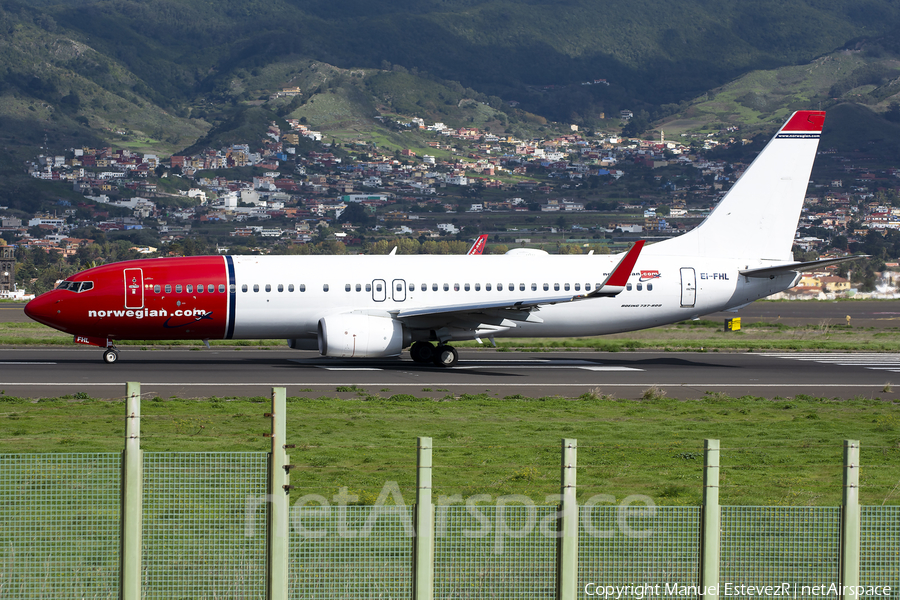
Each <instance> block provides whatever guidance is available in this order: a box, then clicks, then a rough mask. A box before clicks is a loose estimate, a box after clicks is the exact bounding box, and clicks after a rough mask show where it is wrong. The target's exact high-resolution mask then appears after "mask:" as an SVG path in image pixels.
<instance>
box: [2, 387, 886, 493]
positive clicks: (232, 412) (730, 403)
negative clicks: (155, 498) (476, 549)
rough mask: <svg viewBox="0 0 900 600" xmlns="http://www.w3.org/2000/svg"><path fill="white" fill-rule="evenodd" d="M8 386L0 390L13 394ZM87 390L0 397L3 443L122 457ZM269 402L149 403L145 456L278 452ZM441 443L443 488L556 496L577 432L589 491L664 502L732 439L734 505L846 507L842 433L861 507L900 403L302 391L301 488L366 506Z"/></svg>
mask: <svg viewBox="0 0 900 600" xmlns="http://www.w3.org/2000/svg"><path fill="white" fill-rule="evenodd" d="M0 391H2V390H0ZM86 396H87V395H86V394H84V393H79V392H78V391H77V390H75V391H74V392H73V394H72V395H70V396H64V397H61V398H54V399H42V400H40V401H34V400H27V399H20V398H10V397H7V396H4V395H2V394H0V453H36V452H40V453H44V452H50V453H55V452H66V453H68V452H118V451H120V450H121V448H122V432H123V430H124V427H123V417H124V407H123V403H122V402H120V401H101V400H94V399H90V398H88V397H86ZM268 402H269V401H268V399H267V398H262V397H258V398H210V399H205V400H185V399H179V398H166V399H163V398H150V399H145V401H144V402H143V407H142V419H141V426H142V432H141V442H142V447H143V449H144V450H145V451H147V452H154V451H156V452H159V451H178V452H213V451H216V452H221V451H229V452H231V451H260V452H265V451H266V450H267V449H268V443H269V442H268V439H267V438H265V437H263V434H264V433H265V432H266V431H268V428H269V420H268V419H267V418H264V416H263V415H264V413H266V412H268V411H269V403H268ZM418 436H427V437H432V438H433V443H434V465H435V468H434V485H435V498H438V497H439V496H450V495H453V494H460V495H462V496H463V497H468V496H471V495H474V494H489V495H490V496H491V497H492V498H496V497H498V496H500V495H505V494H525V495H527V496H529V497H531V498H532V499H534V500H535V501H536V502H537V503H543V502H544V501H545V498H546V496H547V495H549V494H554V493H558V490H559V460H560V458H559V456H560V440H561V439H562V438H575V439H577V440H578V489H579V499H580V500H581V501H584V500H586V499H587V498H590V497H591V496H594V495H596V494H611V495H613V496H615V498H616V499H617V502H618V501H621V500H622V499H623V498H625V497H626V496H628V495H631V494H645V495H647V496H650V497H651V498H653V500H654V501H655V502H656V503H657V504H660V505H697V504H699V503H700V499H701V493H702V474H703V440H704V439H705V438H716V439H720V440H721V445H722V451H721V464H722V470H721V477H722V480H721V481H722V488H721V502H722V504H724V505H728V504H737V505H822V506H836V505H838V504H840V498H841V472H842V466H841V465H842V459H841V452H842V440H843V439H859V440H860V441H861V445H862V469H863V470H862V472H861V473H862V474H861V483H862V488H861V491H860V494H861V502H862V504H865V505H875V504H881V503H882V502H885V503H887V504H893V505H897V504H900V490H898V473H900V406H898V404H897V403H896V402H895V401H889V400H879V399H864V398H858V399H853V400H841V401H839V400H830V399H825V398H813V397H807V396H797V397H794V398H776V399H771V400H770V399H764V398H758V397H742V398H733V397H729V396H726V395H720V394H707V395H706V396H705V397H703V398H701V399H698V400H677V399H671V398H667V397H665V396H664V395H663V394H661V393H660V392H659V390H656V389H654V388H652V387H649V386H648V390H647V391H646V393H645V394H644V395H643V398H642V399H641V400H618V399H615V398H613V397H610V396H606V395H604V394H603V393H602V391H601V390H594V391H593V392H591V393H587V394H584V395H582V396H580V397H578V398H560V397H550V398H527V397H522V396H509V397H506V398H499V397H495V396H491V395H488V394H477V395H462V396H454V395H450V394H448V395H446V396H444V397H443V398H422V397H417V396H415V395H410V394H398V395H393V396H391V395H390V393H389V392H386V393H385V392H370V391H366V390H363V389H361V388H357V387H355V386H347V387H343V386H342V389H341V390H336V391H335V393H334V397H314V396H313V393H312V392H310V393H308V394H306V395H304V396H302V397H292V398H289V402H288V440H287V442H288V443H290V444H295V445H296V447H295V448H294V449H291V450H289V453H290V457H291V463H293V464H295V465H297V467H296V468H295V469H293V470H292V471H291V484H292V485H293V486H295V489H294V490H293V492H292V495H293V498H294V499H296V498H298V497H299V496H301V495H304V494H310V493H316V494H322V495H324V496H326V497H328V498H331V497H332V496H333V495H335V494H337V493H338V490H339V489H340V488H342V487H347V488H348V491H349V493H351V494H355V495H356V496H358V497H359V502H360V503H361V504H370V503H372V502H374V501H375V499H376V498H377V497H378V495H379V493H380V492H381V490H382V488H383V486H384V485H385V483H386V482H389V481H396V482H398V484H399V487H400V489H401V491H402V493H403V495H404V498H405V501H406V502H407V503H409V502H412V498H413V497H414V494H415V476H416V470H415V456H416V438H417V437H418Z"/></svg>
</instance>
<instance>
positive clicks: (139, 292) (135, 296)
mask: <svg viewBox="0 0 900 600" xmlns="http://www.w3.org/2000/svg"><path fill="white" fill-rule="evenodd" d="M125 308H144V271H143V269H125Z"/></svg>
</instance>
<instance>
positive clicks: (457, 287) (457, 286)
mask: <svg viewBox="0 0 900 600" xmlns="http://www.w3.org/2000/svg"><path fill="white" fill-rule="evenodd" d="M453 291H454V292H458V291H459V284H458V283H454V284H453Z"/></svg>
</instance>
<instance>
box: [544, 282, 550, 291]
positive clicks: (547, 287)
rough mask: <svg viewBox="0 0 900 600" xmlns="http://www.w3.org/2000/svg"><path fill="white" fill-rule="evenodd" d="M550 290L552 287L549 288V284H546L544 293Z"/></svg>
mask: <svg viewBox="0 0 900 600" xmlns="http://www.w3.org/2000/svg"><path fill="white" fill-rule="evenodd" d="M549 289H550V286H549V285H548V284H546V283H545V284H544V291H545V292H546V291H547V290H549Z"/></svg>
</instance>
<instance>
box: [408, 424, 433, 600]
mask: <svg viewBox="0 0 900 600" xmlns="http://www.w3.org/2000/svg"><path fill="white" fill-rule="evenodd" d="M417 442H418V443H417V444H416V446H417V448H416V463H417V466H416V537H415V541H414V544H415V556H414V558H415V571H414V580H413V598H415V600H432V598H433V597H434V505H433V504H432V483H431V476H432V468H431V466H432V463H431V449H432V444H431V438H430V437H420V438H418V440H417Z"/></svg>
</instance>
